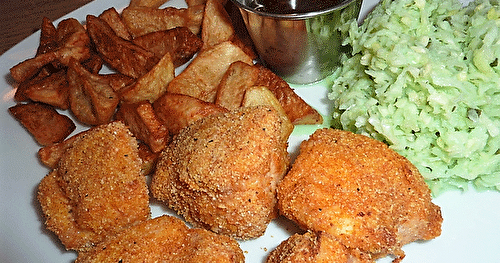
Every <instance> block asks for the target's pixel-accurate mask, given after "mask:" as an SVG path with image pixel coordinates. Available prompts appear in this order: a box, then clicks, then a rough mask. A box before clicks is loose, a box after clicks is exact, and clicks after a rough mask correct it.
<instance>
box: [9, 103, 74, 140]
mask: <svg viewBox="0 0 500 263" xmlns="http://www.w3.org/2000/svg"><path fill="white" fill-rule="evenodd" d="M9 112H10V113H11V114H12V115H13V116H14V118H16V119H17V120H18V121H19V122H20V123H21V124H22V125H23V126H24V127H25V128H26V130H28V132H29V133H30V134H31V135H33V137H34V139H35V140H36V141H37V142H38V144H40V145H42V146H47V145H51V144H54V143H57V142H61V141H63V140H64V139H65V138H66V137H67V136H68V135H70V134H71V133H72V132H73V131H74V130H75V129H76V126H75V124H74V123H73V121H72V120H71V119H70V118H69V117H68V116H65V115H62V114H59V113H58V112H57V111H56V110H55V109H54V108H52V107H50V106H48V105H45V104H42V103H27V104H17V105H15V106H12V107H10V108H9Z"/></svg>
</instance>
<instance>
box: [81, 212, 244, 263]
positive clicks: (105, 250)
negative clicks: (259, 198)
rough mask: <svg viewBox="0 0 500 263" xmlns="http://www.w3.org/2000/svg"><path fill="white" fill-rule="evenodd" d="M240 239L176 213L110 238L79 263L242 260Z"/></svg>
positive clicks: (83, 254) (138, 225)
mask: <svg viewBox="0 0 500 263" xmlns="http://www.w3.org/2000/svg"><path fill="white" fill-rule="evenodd" d="M244 261H245V258H244V256H243V251H242V250H241V248H240V247H239V245H238V243H237V242H236V240H234V239H232V238H230V237H228V236H223V235H217V234H215V233H212V232H210V231H208V230H205V229H200V228H197V229H190V228H188V227H187V226H186V224H185V223H184V222H183V221H182V220H180V219H178V218H176V217H173V216H168V215H164V216H160V217H157V218H154V219H151V220H147V221H145V222H142V223H140V224H137V225H135V226H132V227H129V228H127V229H125V230H123V231H122V232H120V233H118V234H116V235H114V236H109V237H107V238H106V239H105V240H104V241H103V242H101V243H99V244H98V245H97V246H95V247H94V248H92V249H91V250H90V251H88V252H81V253H79V254H78V258H77V259H76V261H75V263H87V262H113V263H115V262H179V263H183V262H221V263H222V262H241V263H243V262H244Z"/></svg>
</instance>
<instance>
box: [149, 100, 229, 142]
mask: <svg viewBox="0 0 500 263" xmlns="http://www.w3.org/2000/svg"><path fill="white" fill-rule="evenodd" d="M153 109H154V111H155V113H156V115H157V116H158V118H159V119H160V120H161V121H162V123H164V124H165V126H166V127H168V130H169V133H170V134H171V135H176V134H178V133H179V131H180V130H181V129H183V128H185V127H187V126H188V125H189V124H191V123H193V122H194V121H196V120H199V119H201V118H204V117H206V116H209V115H212V114H217V113H221V112H227V111H228V110H227V109H226V108H223V107H220V106H217V105H215V104H213V103H209V102H206V101H202V100H200V99H197V98H193V97H190V96H187V95H182V94H173V93H165V95H163V96H161V97H160V98H159V99H157V100H156V101H155V102H154V103H153Z"/></svg>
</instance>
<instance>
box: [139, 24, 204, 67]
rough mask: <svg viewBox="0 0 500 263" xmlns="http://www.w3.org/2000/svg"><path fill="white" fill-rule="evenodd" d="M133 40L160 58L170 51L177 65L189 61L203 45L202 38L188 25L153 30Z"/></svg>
mask: <svg viewBox="0 0 500 263" xmlns="http://www.w3.org/2000/svg"><path fill="white" fill-rule="evenodd" d="M132 42H134V44H136V45H138V46H140V47H142V48H144V49H146V50H149V51H151V52H153V53H154V54H155V56H156V57H157V58H158V59H161V58H162V57H163V56H164V55H165V53H167V52H168V53H170V55H171V56H172V61H173V63H174V66H175V67H179V66H181V65H183V64H185V63H187V62H188V61H189V60H190V59H191V58H192V57H193V56H194V55H195V54H196V53H197V52H198V51H199V50H200V48H201V46H202V45H203V42H202V41H201V39H200V38H199V37H198V36H197V35H195V34H193V32H191V31H190V30H189V28H187V27H176V28H172V29H168V30H162V31H155V32H151V33H148V34H145V35H142V36H139V37H136V38H134V39H133V40H132Z"/></svg>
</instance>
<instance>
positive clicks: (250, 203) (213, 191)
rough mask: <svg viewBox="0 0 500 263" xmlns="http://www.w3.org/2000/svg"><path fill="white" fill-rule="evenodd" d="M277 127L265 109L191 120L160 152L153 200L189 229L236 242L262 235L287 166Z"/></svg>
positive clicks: (275, 116)
mask: <svg viewBox="0 0 500 263" xmlns="http://www.w3.org/2000/svg"><path fill="white" fill-rule="evenodd" d="M279 125H280V118H279V116H278V114H277V113H276V112H274V110H272V109H270V108H266V107H255V108H242V109H239V110H235V111H233V112H229V113H223V114H217V115H211V116H208V117H205V118H203V119H200V120H198V121H196V122H195V123H193V124H191V125H190V126H188V127H186V128H185V129H183V130H182V131H181V132H180V133H179V134H178V135H177V136H176V137H175V138H174V140H173V142H172V143H171V144H170V145H169V146H167V147H166V148H165V150H164V151H163V152H162V154H161V156H160V160H159V161H158V165H157V169H156V172H155V174H154V176H153V181H152V184H151V192H152V194H153V197H155V198H157V199H159V200H160V201H163V202H165V203H166V204H167V205H168V206H169V207H170V208H172V209H173V210H175V211H177V213H178V214H180V215H182V216H183V217H184V218H185V219H186V220H187V221H188V222H189V223H191V224H193V225H194V226H197V227H203V228H206V229H209V230H212V231H214V232H216V233H221V234H226V235H229V236H233V237H235V238H238V239H249V238H255V237H258V236H260V235H262V234H263V233H264V231H265V229H266V227H267V224H268V223H269V222H270V221H271V220H272V219H273V218H274V217H275V216H276V212H277V211H276V209H275V204H276V199H275V189H276V184H277V183H278V181H279V180H280V179H281V178H282V176H283V175H284V173H285V172H286V169H287V167H288V164H289V159H288V153H287V152H286V145H284V144H283V143H282V142H281V141H280V127H279Z"/></svg>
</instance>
